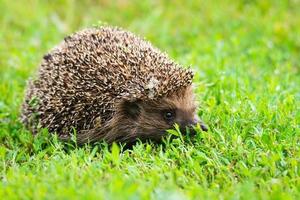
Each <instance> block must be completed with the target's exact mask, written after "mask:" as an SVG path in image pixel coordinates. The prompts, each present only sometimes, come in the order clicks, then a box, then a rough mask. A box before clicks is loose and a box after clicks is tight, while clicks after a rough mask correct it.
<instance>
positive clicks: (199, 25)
mask: <svg viewBox="0 0 300 200" xmlns="http://www.w3.org/2000/svg"><path fill="white" fill-rule="evenodd" d="M47 2H48V3H47ZM49 2H50V3H49ZM96 2H97V1H92V0H89V1H76V2H75V1H72V0H69V1H68V0H65V1H64V0H60V1H38V0H35V1H34V0H30V1H29V0H26V1H25V0H20V1H10V0H0V10H1V14H0V81H1V82H0V179H1V182H0V199H20V198H23V199H41V198H45V199H73V198H74V199H82V198H85V199H96V198H97V199H98V198H100V199H101V198H103V199H120V198H121V199H149V198H153V199H200V198H202V199H203V198H204V199H211V198H216V199H300V176H299V175H300V125H299V124H300V2H299V1H298V0H290V1H284V0H278V1H247V0H244V1H242V0H240V1H229V0H220V1H204V0H203V1H200V2H196V1H194V2H193V1H187V2H184V1H173V2H172V3H168V2H167V1H165V2H161V3H159V2H158V1H155V2H152V1H151V2H148V1H139V0H136V1H130V2H129V1H128V2H127V1H119V2H118V1H114V2H115V3H110V1H103V3H96ZM103 22H105V23H108V24H110V25H118V26H121V27H124V28H126V29H128V30H130V31H133V32H135V33H137V34H139V35H142V36H145V37H146V38H147V39H148V40H150V41H151V42H152V43H153V44H154V45H155V46H157V47H159V48H160V49H162V50H164V51H166V52H168V54H169V55H170V56H171V57H172V58H174V59H175V60H176V61H178V62H179V63H181V64H183V65H186V66H189V65H190V66H192V68H193V69H194V70H195V71H196V73H197V75H196V77H195V80H194V81H195V83H196V85H197V90H196V93H197V98H198V99H199V100H200V101H201V109H200V111H199V115H200V116H201V117H202V118H203V120H204V121H205V122H207V124H208V125H209V127H210V130H209V131H208V132H198V134H197V136H196V137H195V138H191V139H189V138H183V139H182V138H180V137H179V138H177V139H175V140H173V141H165V144H164V145H153V144H149V143H148V144H137V145H136V146H134V147H133V149H132V150H123V151H122V148H121V147H120V146H118V145H113V146H109V147H108V146H106V145H105V144H98V145H96V146H85V147H76V145H71V144H70V145H69V146H66V145H64V144H62V143H61V142H59V141H57V139H56V138H55V137H50V136H47V133H46V131H45V132H44V133H41V134H40V135H39V136H38V137H33V136H32V135H31V134H30V133H29V132H28V131H26V129H25V128H24V127H23V126H22V124H21V123H20V122H19V120H18V115H19V110H20V105H21V103H22V100H23V96H24V91H25V87H26V80H27V79H28V78H29V77H30V76H32V75H34V72H35V71H36V69H37V67H38V64H39V62H40V60H41V58H42V55H43V54H45V53H46V52H47V51H48V50H49V49H50V48H52V47H53V46H54V45H55V44H57V43H58V42H59V41H61V40H62V38H63V37H64V36H65V35H67V34H69V33H72V32H74V31H76V30H79V29H81V28H83V27H89V26H92V25H95V24H99V23H103Z"/></svg>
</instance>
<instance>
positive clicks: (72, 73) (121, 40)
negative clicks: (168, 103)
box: [22, 27, 193, 134]
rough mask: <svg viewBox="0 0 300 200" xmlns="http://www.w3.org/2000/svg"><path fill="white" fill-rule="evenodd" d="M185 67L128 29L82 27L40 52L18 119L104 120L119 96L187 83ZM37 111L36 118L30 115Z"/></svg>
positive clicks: (52, 126)
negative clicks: (35, 70)
mask: <svg viewBox="0 0 300 200" xmlns="http://www.w3.org/2000/svg"><path fill="white" fill-rule="evenodd" d="M192 77H193V74H192V72H191V71H189V70H186V69H182V68H180V67H179V66H178V65H177V64H176V63H174V62H173V61H171V60H170V59H169V58H168V57H167V56H166V55H165V54H163V53H161V52H160V51H159V50H158V49H156V48H154V47H152V45H151V44H150V43H149V42H146V41H144V40H142V39H140V38H138V37H136V36H135V35H133V34H132V33H130V32H127V31H124V30H122V29H118V28H111V27H101V28H93V29H86V30H83V31H80V32H78V33H75V34H73V35H71V36H69V37H66V38H65V41H63V42H62V43H61V44H60V45H58V46H57V47H56V48H54V49H53V50H52V51H51V52H50V53H49V54H47V55H45V56H44V59H43V61H42V63H41V66H40V69H39V74H38V77H37V79H36V80H34V81H33V82H32V83H31V84H30V86H29V88H28V90H27V96H26V100H25V103H24V105H23V112H22V120H23V121H24V122H25V123H26V124H27V125H29V126H31V125H32V126H33V127H35V126H36V124H37V123H40V125H41V126H42V127H47V128H49V130H50V131H57V132H58V133H60V134H61V133H68V132H69V131H70V129H71V127H76V128H77V130H78V131H80V130H88V129H91V128H93V126H94V124H98V123H95V121H99V120H100V121H101V123H105V122H107V121H108V120H109V119H110V118H111V117H112V116H113V114H114V112H115V104H116V102H117V101H119V100H121V99H128V100H135V99H141V100H145V99H155V98H158V97H161V96H165V95H168V94H169V93H172V92H174V91H176V90H178V89H180V88H182V87H186V86H187V85H190V84H191V81H192ZM35 115H37V116H38V117H37V119H32V118H34V116H35Z"/></svg>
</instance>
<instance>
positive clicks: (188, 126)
mask: <svg viewBox="0 0 300 200" xmlns="http://www.w3.org/2000/svg"><path fill="white" fill-rule="evenodd" d="M198 123H199V125H200V127H201V129H202V131H208V128H207V126H206V125H205V124H204V123H203V122H198V121H195V122H185V123H182V124H181V126H180V132H181V133H182V134H187V133H190V134H191V135H195V134H196V133H197V132H196V131H195V129H194V126H197V124H198Z"/></svg>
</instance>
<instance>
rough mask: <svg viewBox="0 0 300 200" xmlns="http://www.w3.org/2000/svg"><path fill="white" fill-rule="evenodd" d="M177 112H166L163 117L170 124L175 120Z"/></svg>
mask: <svg viewBox="0 0 300 200" xmlns="http://www.w3.org/2000/svg"><path fill="white" fill-rule="evenodd" d="M175 115H176V114H175V111H174V110H165V111H164V112H163V117H164V119H165V120H166V121H168V122H170V121H173V120H174V119H175Z"/></svg>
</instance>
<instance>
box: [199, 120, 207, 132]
mask: <svg viewBox="0 0 300 200" xmlns="http://www.w3.org/2000/svg"><path fill="white" fill-rule="evenodd" d="M200 127H201V129H202V131H208V128H207V126H206V125H205V124H204V123H203V122H200Z"/></svg>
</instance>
